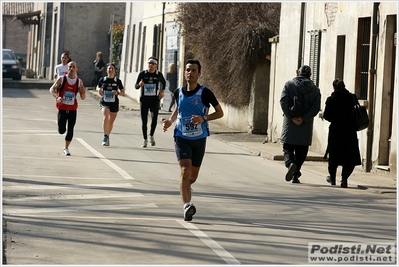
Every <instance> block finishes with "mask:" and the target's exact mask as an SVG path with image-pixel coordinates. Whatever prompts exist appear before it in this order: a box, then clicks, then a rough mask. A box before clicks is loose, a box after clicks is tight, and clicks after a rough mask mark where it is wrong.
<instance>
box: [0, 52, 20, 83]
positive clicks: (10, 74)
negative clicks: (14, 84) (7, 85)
mask: <svg viewBox="0 0 399 267" xmlns="http://www.w3.org/2000/svg"><path fill="white" fill-rule="evenodd" d="M2 63H3V78H12V79H13V80H21V77H22V67H21V63H20V62H19V60H18V59H17V57H16V56H15V53H14V51H12V50H11V49H3V60H2Z"/></svg>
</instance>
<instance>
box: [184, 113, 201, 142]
mask: <svg viewBox="0 0 399 267" xmlns="http://www.w3.org/2000/svg"><path fill="white" fill-rule="evenodd" d="M181 121H182V125H181V127H182V129H181V130H182V134H183V135H184V136H187V137H195V136H199V135H201V134H202V127H201V124H194V123H192V122H191V117H186V118H182V119H181Z"/></svg>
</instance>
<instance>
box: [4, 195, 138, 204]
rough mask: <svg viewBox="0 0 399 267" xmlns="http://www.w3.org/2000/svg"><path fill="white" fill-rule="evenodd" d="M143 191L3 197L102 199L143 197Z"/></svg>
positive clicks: (22, 198)
mask: <svg viewBox="0 0 399 267" xmlns="http://www.w3.org/2000/svg"><path fill="white" fill-rule="evenodd" d="M143 196H144V195H143V194H141V193H124V194H89V195H88V194H78V195H59V194H57V195H55V194H54V195H47V196H35V197H25V196H22V197H3V201H4V202H19V201H34V200H83V199H102V198H119V197H121V198H122V197H143Z"/></svg>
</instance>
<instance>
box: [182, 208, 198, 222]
mask: <svg viewBox="0 0 399 267" xmlns="http://www.w3.org/2000/svg"><path fill="white" fill-rule="evenodd" d="M196 212H197V209H196V208H195V207H194V205H193V204H189V205H187V206H186V207H185V208H184V220H185V221H188V222H189V221H191V220H192V219H193V216H194V214H195V213H196Z"/></svg>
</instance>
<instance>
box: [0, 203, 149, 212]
mask: <svg viewBox="0 0 399 267" xmlns="http://www.w3.org/2000/svg"><path fill="white" fill-rule="evenodd" d="M137 208H157V205H155V204H154V203H148V204H123V205H96V206H75V207H54V208H41V207H37V208H35V209H12V208H11V209H8V207H4V206H3V214H4V215H11V214H27V213H47V212H65V211H105V210H126V209H137Z"/></svg>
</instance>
